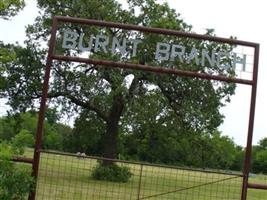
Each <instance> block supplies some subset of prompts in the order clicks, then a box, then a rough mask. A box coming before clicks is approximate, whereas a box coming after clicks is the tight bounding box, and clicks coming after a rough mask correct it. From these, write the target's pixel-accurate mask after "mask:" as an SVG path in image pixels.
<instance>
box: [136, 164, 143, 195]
mask: <svg viewBox="0 0 267 200" xmlns="http://www.w3.org/2000/svg"><path fill="white" fill-rule="evenodd" d="M142 175H143V164H141V169H140V174H139V183H138V191H137V200H139V199H140V191H141V182H142Z"/></svg>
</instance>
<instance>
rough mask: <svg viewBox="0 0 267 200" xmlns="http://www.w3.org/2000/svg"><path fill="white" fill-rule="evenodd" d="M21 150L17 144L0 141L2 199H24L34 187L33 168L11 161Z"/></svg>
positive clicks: (0, 188) (0, 187)
mask: <svg viewBox="0 0 267 200" xmlns="http://www.w3.org/2000/svg"><path fill="white" fill-rule="evenodd" d="M20 152H21V151H20V149H17V146H16V144H7V143H6V142H1V143H0V199H4V200H14V199H17V200H23V199H25V197H26V195H27V194H28V193H29V192H30V190H31V189H32V186H33V183H34V179H33V177H32V176H31V168H30V167H28V166H24V165H17V164H15V163H14V162H12V161H11V159H12V158H13V157H14V156H16V155H18V153H20Z"/></svg>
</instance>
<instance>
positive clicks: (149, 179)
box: [26, 150, 267, 200]
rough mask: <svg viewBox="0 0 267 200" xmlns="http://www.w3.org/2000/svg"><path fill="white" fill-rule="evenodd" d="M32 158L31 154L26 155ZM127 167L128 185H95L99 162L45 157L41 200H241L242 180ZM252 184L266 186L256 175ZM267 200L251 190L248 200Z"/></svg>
mask: <svg viewBox="0 0 267 200" xmlns="http://www.w3.org/2000/svg"><path fill="white" fill-rule="evenodd" d="M26 155H27V156H29V157H30V156H32V151H31V150H28V151H27V152H26ZM117 164H118V165H124V166H128V167H129V168H130V169H131V172H132V173H133V176H132V177H131V179H130V181H129V182H127V183H112V182H106V181H96V180H93V179H92V178H91V173H92V170H93V168H94V167H95V166H96V165H97V160H96V159H91V158H90V159H89V158H86V159H79V158H77V157H75V156H74V157H73V156H66V155H55V154H48V153H42V154H41V164H40V171H39V179H38V185H37V200H39V199H42V200H43V199H44V200H46V199H51V200H55V199H64V200H65V199H66V200H68V199H73V200H82V199H83V200H85V199H93V200H95V199H96V200H98V199H99V200H102V199H121V200H128V199H157V200H161V199H166V200H167V199H178V200H180V199H181V200H217V199H218V200H219V199H220V200H229V199H240V194H241V186H242V177H239V176H236V175H225V174H218V173H207V172H200V171H192V170H185V169H175V168H165V167H158V166H147V165H143V166H141V165H139V164H127V163H117ZM140 175H141V176H140ZM251 182H255V183H265V184H266V183H267V178H266V176H263V175H257V176H255V177H253V178H251ZM265 199H266V200H267V191H259V190H249V192H248V200H265Z"/></svg>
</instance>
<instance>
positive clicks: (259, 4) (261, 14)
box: [0, 0, 267, 146]
mask: <svg viewBox="0 0 267 200" xmlns="http://www.w3.org/2000/svg"><path fill="white" fill-rule="evenodd" d="M166 1H168V2H169V5H170V6H171V7H172V8H175V9H176V10H177V12H178V13H180V14H181V17H182V18H183V19H184V20H185V21H186V22H187V23H189V24H191V25H193V30H194V31H195V32H197V33H200V34H202V33H204V32H205V29H206V28H214V29H215V32H216V35H217V36H220V37H227V38H228V37H230V36H236V37H237V38H238V39H240V40H247V41H252V42H257V43H260V45H261V49H260V64H259V80H258V92H257V105H256V116H255V126H254V140H253V143H254V144H256V143H257V142H258V141H259V140H260V139H261V138H263V137H266V136H267V133H266V130H267V123H266V117H264V115H265V113H266V111H267V106H266V103H265V102H267V95H266V92H265V86H266V85H267V78H265V76H266V75H267V70H266V65H267V61H266V60H264V59H263V55H267V40H266V36H267V28H266V27H265V25H266V23H265V21H266V19H267V12H266V11H265V8H266V6H265V1H260V0H258V1H257V0H256V1H251V0H235V1H232V0H224V1H218V0H217V1H214V0H202V1H196V0H186V1H185V0H184V1H178V0H159V2H166ZM26 3H27V6H26V8H25V9H24V10H23V11H22V12H20V13H19V15H18V16H16V17H14V18H13V19H12V20H11V21H4V20H1V19H0V27H1V31H0V40H2V41H5V42H6V43H8V42H10V43H12V42H15V41H18V42H19V43H20V44H23V40H24V39H25V25H26V24H31V23H33V21H34V18H35V17H36V16H37V14H38V10H37V8H36V4H35V1H34V0H27V1H26ZM249 102H250V86H238V88H237V89H236V95H235V96H234V97H232V102H231V103H230V104H229V105H227V107H226V108H224V109H223V110H222V112H223V113H224V114H225V116H226V118H225V122H224V124H223V125H222V126H221V127H220V129H221V131H222V132H223V134H226V135H229V136H230V137H232V138H234V141H235V142H236V143H237V144H239V145H242V146H244V145H245V144H246V139H247V126H248V113H249ZM0 106H1V109H0V114H1V115H3V114H5V110H6V109H5V108H4V103H3V100H1V101H0Z"/></svg>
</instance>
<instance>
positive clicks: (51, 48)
mask: <svg viewBox="0 0 267 200" xmlns="http://www.w3.org/2000/svg"><path fill="white" fill-rule="evenodd" d="M59 22H63V23H75V24H83V25H94V26H99V27H110V28H119V29H123V30H134V31H141V32H145V33H156V34H163V35H172V36H179V37H184V38H192V39H196V40H206V41H214V42H218V43H226V44H230V45H241V46H245V47H251V48H253V49H254V58H253V75H252V80H247V79H241V78H230V77H226V76H219V75H210V74H207V73H196V72H191V71H182V70H176V69H171V68H162V67H158V66H147V65H140V64H131V63H121V62H113V61H105V60H94V59H87V58H79V57H71V56H62V55H57V54H55V45H56V33H57V29H58V24H59ZM53 60H59V61H71V62H80V63H87V64H99V65H106V66H110V67H117V68H123V69H136V70H143V71H150V72H156V73H165V74H175V75H177V76H186V77H197V78H201V79H209V80H218V81H225V82H233V83H239V84H245V85H250V86H251V88H252V89H251V100H250V113H249V124H248V135H247V146H246V154H245V160H244V167H243V186H242V195H241V197H240V199H241V200H246V199H247V191H248V189H249V188H254V189H265V190H267V186H266V185H260V184H251V183H249V182H248V179H249V169H250V161H251V151H252V137H253V126H254V115H255V104H256V91H257V75H258V63H259V44H257V43H252V42H246V41H240V40H234V39H226V38H219V37H212V36H207V35H198V34H192V33H185V32H179V31H175V30H167V29H160V28H148V27H143V26H136V25H129V24H120V23H113V22H105V21H97V20H89V19H80V18H72V17H62V16H55V17H53V25H52V33H51V39H50V43H49V50H48V56H47V63H46V71H45V78H44V83H43V91H42V98H41V104H40V111H39V119H38V125H37V131H36V141H35V149H34V158H33V160H31V161H29V160H25V162H28V163H32V168H33V174H32V175H33V176H34V177H35V178H37V177H38V170H39V162H40V151H41V144H42V132H43V122H44V114H45V107H46V100H47V93H48V87H49V77H50V70H51V65H52V62H53ZM35 192H36V191H33V192H32V193H31V194H30V196H29V199H30V200H34V199H35Z"/></svg>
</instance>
